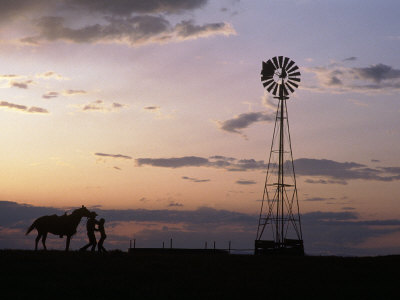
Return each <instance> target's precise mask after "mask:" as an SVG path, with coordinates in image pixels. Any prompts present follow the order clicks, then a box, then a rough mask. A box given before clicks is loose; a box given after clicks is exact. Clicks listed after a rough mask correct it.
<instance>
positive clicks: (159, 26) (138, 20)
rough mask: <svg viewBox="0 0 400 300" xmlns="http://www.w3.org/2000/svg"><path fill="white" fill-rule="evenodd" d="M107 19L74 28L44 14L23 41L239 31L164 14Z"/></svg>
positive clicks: (135, 41)
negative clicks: (174, 21)
mask: <svg viewBox="0 0 400 300" xmlns="http://www.w3.org/2000/svg"><path fill="white" fill-rule="evenodd" d="M105 22H107V23H105ZM105 22H104V21H102V22H99V23H96V24H94V25H87V26H85V27H81V28H70V27H67V26H65V25H64V24H65V19H64V18H62V17H54V16H50V17H42V18H40V19H39V20H38V21H37V22H36V28H37V30H38V32H39V33H38V35H37V36H30V37H26V38H24V39H22V40H21V41H22V42H27V43H34V44H37V43H39V42H40V41H42V40H45V41H58V40H62V41H66V42H72V43H109V42H117V43H126V44H129V45H132V46H135V45H142V44H147V43H166V42H169V41H174V40H175V41H179V40H185V39H192V38H199V37H205V36H209V35H215V34H224V35H230V34H234V33H235V31H234V29H233V28H232V27H231V26H230V25H229V24H225V23H221V24H219V23H218V24H205V25H202V26H195V25H193V24H192V23H191V22H189V23H188V22H186V21H184V22H182V23H179V24H177V25H176V26H172V25H171V24H170V22H169V21H168V20H167V19H166V18H165V17H164V16H162V15H136V16H131V17H124V18H120V17H108V18H106V19H105Z"/></svg>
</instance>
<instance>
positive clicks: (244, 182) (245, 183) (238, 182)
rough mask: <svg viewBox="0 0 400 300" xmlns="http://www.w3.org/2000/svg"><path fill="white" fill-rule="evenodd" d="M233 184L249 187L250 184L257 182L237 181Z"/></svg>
mask: <svg viewBox="0 0 400 300" xmlns="http://www.w3.org/2000/svg"><path fill="white" fill-rule="evenodd" d="M235 183H236V184H241V185H251V184H256V183H257V182H256V181H254V180H237V181H236V182H235Z"/></svg>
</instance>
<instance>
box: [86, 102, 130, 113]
mask: <svg viewBox="0 0 400 300" xmlns="http://www.w3.org/2000/svg"><path fill="white" fill-rule="evenodd" d="M123 107H125V105H124V104H120V103H117V102H113V103H112V104H107V103H105V102H104V101H103V100H96V101H93V102H90V103H88V104H84V105H81V106H79V108H80V110H81V111H83V112H93V111H94V112H115V111H119V110H120V109H122V108H123Z"/></svg>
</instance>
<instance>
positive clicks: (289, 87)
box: [286, 82, 294, 93]
mask: <svg viewBox="0 0 400 300" xmlns="http://www.w3.org/2000/svg"><path fill="white" fill-rule="evenodd" d="M288 83H289V82H286V87H287V88H288V89H289V90H290V92H292V93H294V89H293V88H292V87H291V86H290V85H289V84H288Z"/></svg>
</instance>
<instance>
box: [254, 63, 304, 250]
mask: <svg viewBox="0 0 400 300" xmlns="http://www.w3.org/2000/svg"><path fill="white" fill-rule="evenodd" d="M261 81H262V83H263V85H264V87H265V88H266V90H267V91H268V92H270V93H272V94H273V95H274V96H275V97H274V98H275V99H278V107H277V111H276V118H275V127H274V133H273V136H272V144H271V151H270V155H269V161H268V167H267V174H266V178H265V185H264V193H263V198H262V202H261V210H260V217H259V221H258V229H257V238H256V240H255V254H261V253H266V254H273V253H276V254H286V253H287V254H300V255H303V254H304V247H303V236H302V230H301V222H300V211H299V201H298V197H297V186H296V175H295V171H294V165H293V154H292V145H291V140H290V131H289V117H288V112H287V105H286V103H287V100H288V99H289V94H290V93H293V92H294V91H295V88H298V83H299V82H300V72H299V67H298V66H296V64H295V62H294V61H292V60H291V59H290V58H288V57H283V56H278V57H273V58H272V59H269V60H268V61H267V62H263V63H262V71H261Z"/></svg>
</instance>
